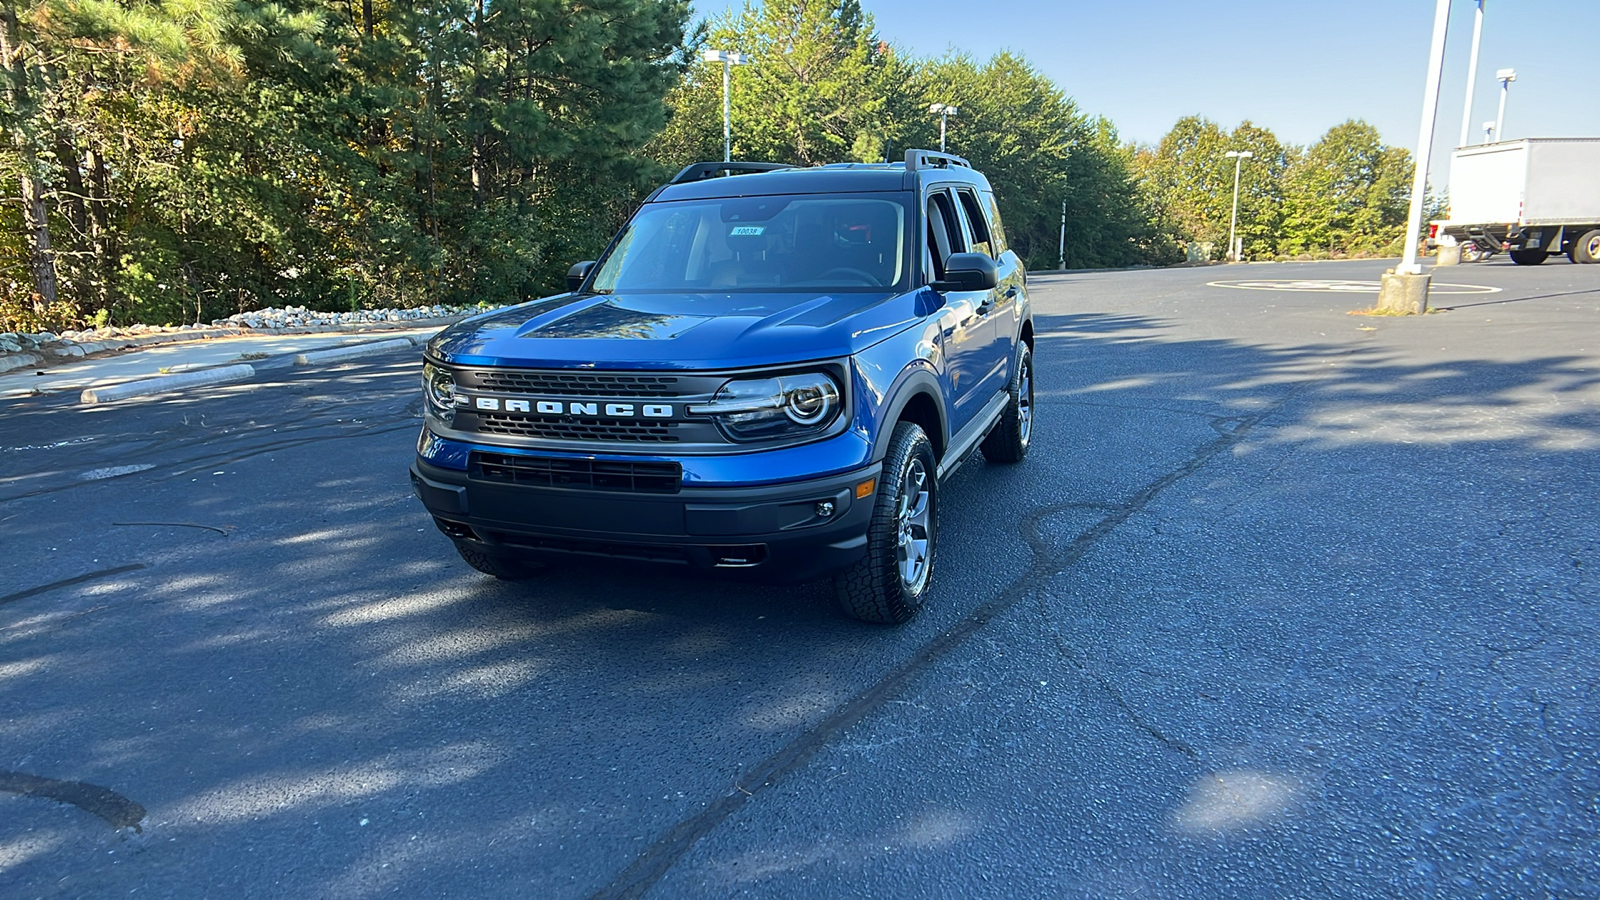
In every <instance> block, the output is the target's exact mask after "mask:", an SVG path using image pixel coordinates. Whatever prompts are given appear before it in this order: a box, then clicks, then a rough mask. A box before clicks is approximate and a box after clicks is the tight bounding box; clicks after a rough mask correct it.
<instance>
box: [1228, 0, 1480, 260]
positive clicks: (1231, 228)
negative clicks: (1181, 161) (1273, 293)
mask: <svg viewBox="0 0 1600 900" xmlns="http://www.w3.org/2000/svg"><path fill="white" fill-rule="evenodd" d="M1446 2H1449V0H1446ZM1222 156H1223V158H1225V159H1231V160H1233V216H1232V217H1231V218H1229V219H1228V255H1229V256H1230V257H1232V258H1233V261H1234V262H1238V261H1239V255H1240V254H1239V245H1238V243H1237V242H1236V241H1235V240H1234V237H1233V235H1234V232H1235V230H1236V229H1237V228H1238V225H1239V167H1240V166H1242V165H1244V161H1245V160H1247V159H1250V158H1251V157H1253V156H1255V154H1254V153H1251V152H1250V151H1249V150H1229V151H1228V152H1227V153H1224V154H1222Z"/></svg>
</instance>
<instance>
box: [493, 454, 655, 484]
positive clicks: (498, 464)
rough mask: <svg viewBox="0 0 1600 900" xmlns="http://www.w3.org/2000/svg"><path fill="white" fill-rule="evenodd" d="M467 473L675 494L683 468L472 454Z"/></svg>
mask: <svg viewBox="0 0 1600 900" xmlns="http://www.w3.org/2000/svg"><path fill="white" fill-rule="evenodd" d="M468 474H469V475H470V476H471V477H472V478H476V479H479V480H481V481H494V482H498V483H500V484H518V485H527V486H530V487H557V488H575V489H578V490H595V491H622V492H626V493H635V494H676V493H677V492H678V489H679V488H680V487H682V486H683V466H681V465H679V464H678V463H669V462H614V461H610V460H600V459H562V458H560V457H553V456H518V455H515V454H509V453H482V452H474V453H473V454H472V455H471V457H470V459H469V460H468Z"/></svg>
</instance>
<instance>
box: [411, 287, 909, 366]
mask: <svg viewBox="0 0 1600 900" xmlns="http://www.w3.org/2000/svg"><path fill="white" fill-rule="evenodd" d="M937 302H938V299H937V295H936V294H934V293H933V292H932V291H930V290H922V291H916V292H912V293H910V294H894V293H889V292H874V293H855V292H850V293H845V292H840V293H837V294H824V295H820V296H819V295H812V294H797V293H770V294H764V293H763V294H753V293H736V294H730V293H706V294H680V293H670V294H667V293H632V294H559V295H556V296H554V297H546V298H544V299H542V300H535V301H533V302H530V303H524V304H521V305H518V306H513V307H509V308H507V309H502V310H496V311H494V312H490V313H485V314H483V315H480V316H474V317H473V318H470V319H465V320H463V321H461V322H458V323H456V324H455V325H452V326H450V327H449V328H447V329H445V330H444V331H443V332H441V333H440V334H438V335H437V336H435V337H434V338H433V340H431V341H430V342H429V343H428V353H429V355H430V356H432V357H433V358H435V359H438V360H440V361H442V362H446V363H453V364H459V365H477V366H527V367H533V368H556V369H724V368H743V367H748V366H762V365H783V364H786V363H794V362H807V361H811V360H818V359H828V358H833V357H841V356H848V355H850V354H853V353H855V352H857V351H859V350H861V349H864V348H866V347H869V346H871V345H873V344H875V343H877V342H879V341H881V340H883V339H884V338H887V337H889V336H890V335H892V334H894V333H895V332H897V331H900V330H902V329H904V328H906V327H907V326H909V325H910V324H911V323H912V322H914V321H916V320H917V319H918V318H920V317H921V316H922V315H926V313H927V312H930V311H932V309H933V307H934V305H936V304H937Z"/></svg>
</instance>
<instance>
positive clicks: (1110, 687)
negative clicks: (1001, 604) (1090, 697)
mask: <svg viewBox="0 0 1600 900" xmlns="http://www.w3.org/2000/svg"><path fill="white" fill-rule="evenodd" d="M1043 600H1044V598H1043V597H1042V596H1041V598H1040V601H1041V603H1040V605H1041V606H1043V607H1045V609H1043V610H1042V611H1043V613H1044V615H1045V618H1046V619H1047V620H1048V619H1049V617H1050V613H1049V609H1048V604H1046V603H1044V602H1043ZM1051 637H1053V638H1055V644H1056V652H1057V653H1059V654H1060V656H1061V658H1062V659H1063V660H1065V661H1066V662H1067V665H1069V666H1071V667H1072V668H1073V669H1074V670H1076V671H1077V673H1078V674H1079V675H1082V676H1083V677H1085V678H1087V679H1089V680H1090V681H1093V682H1094V683H1095V685H1096V686H1098V687H1099V688H1100V690H1101V691H1103V692H1104V693H1105V694H1106V696H1108V697H1110V698H1111V702H1112V703H1115V704H1116V706H1117V708H1118V709H1120V710H1122V713H1123V715H1125V716H1127V717H1128V721H1130V722H1132V723H1133V726H1134V727H1135V728H1137V729H1139V730H1140V731H1141V732H1143V733H1144V734H1145V735H1147V736H1149V737H1150V738H1151V739H1152V740H1154V741H1155V742H1156V743H1158V744H1160V745H1161V746H1163V747H1165V748H1167V749H1168V750H1171V751H1172V752H1174V753H1177V754H1179V755H1181V756H1185V757H1188V758H1189V759H1192V760H1196V761H1198V760H1199V759H1200V751H1199V750H1196V749H1195V748H1194V747H1193V746H1192V745H1190V744H1189V743H1188V742H1186V741H1184V740H1183V739H1182V738H1176V737H1173V736H1172V735H1169V734H1167V733H1166V732H1164V731H1162V730H1161V729H1160V728H1157V727H1156V726H1155V725H1152V724H1151V723H1150V722H1149V720H1147V719H1145V717H1144V715H1143V714H1142V713H1140V712H1139V711H1138V710H1137V709H1134V708H1133V704H1131V703H1129V702H1128V699H1127V698H1126V697H1124V696H1122V689H1121V688H1118V687H1117V686H1116V684H1114V683H1112V681H1111V679H1109V678H1107V677H1106V676H1104V675H1102V674H1101V673H1099V672H1097V671H1095V670H1094V668H1093V667H1092V666H1090V665H1089V660H1088V659H1086V658H1085V657H1084V656H1083V655H1082V654H1080V653H1078V652H1077V651H1076V650H1074V649H1073V648H1072V647H1071V645H1069V644H1068V643H1067V642H1066V641H1065V640H1064V639H1062V637H1061V635H1060V634H1053V635H1051Z"/></svg>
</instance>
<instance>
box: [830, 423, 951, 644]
mask: <svg viewBox="0 0 1600 900" xmlns="http://www.w3.org/2000/svg"><path fill="white" fill-rule="evenodd" d="M936 476H937V469H936V467H935V465H934V460H933V445H932V444H931V443H929V442H928V436H927V435H926V434H924V433H923V431H922V429H921V428H919V427H917V425H915V424H914V423H911V422H901V423H899V424H898V425H896V426H895V427H894V435H893V437H891V438H890V440H889V455H888V457H887V458H886V459H884V461H883V477H882V479H881V481H880V484H879V486H878V498H877V500H876V501H875V503H874V506H873V510H872V522H871V523H870V524H869V525H868V526H867V555H866V556H864V557H862V559H861V560H860V561H859V562H857V563H856V564H855V565H853V566H851V567H850V568H848V569H846V570H844V571H843V572H840V573H839V574H838V575H835V576H834V581H833V584H834V589H835V590H836V591H837V592H838V596H839V608H840V609H841V610H843V611H844V614H845V615H847V616H850V617H851V618H853V619H860V620H861V621H863V622H877V623H880V624H884V625H897V624H899V623H901V622H906V621H909V620H910V619H911V617H912V616H914V615H916V614H917V611H918V610H920V609H922V601H923V600H924V599H925V598H926V597H927V594H928V585H929V583H930V582H931V581H932V576H933V556H934V548H935V545H936V540H935V538H936V536H937V532H938V520H939V515H938V513H939V503H938V499H939V494H938V484H937V477H936Z"/></svg>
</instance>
